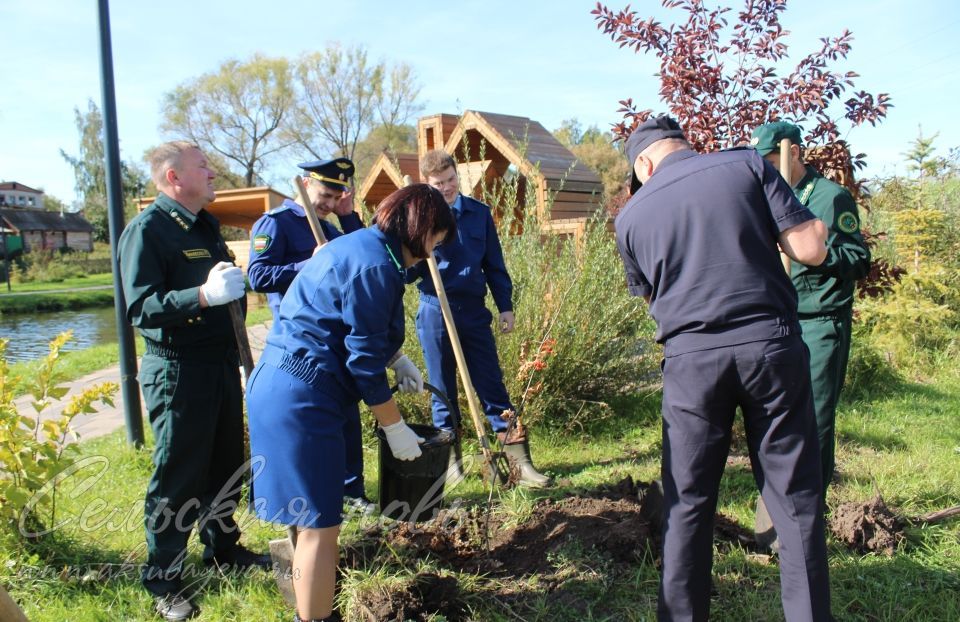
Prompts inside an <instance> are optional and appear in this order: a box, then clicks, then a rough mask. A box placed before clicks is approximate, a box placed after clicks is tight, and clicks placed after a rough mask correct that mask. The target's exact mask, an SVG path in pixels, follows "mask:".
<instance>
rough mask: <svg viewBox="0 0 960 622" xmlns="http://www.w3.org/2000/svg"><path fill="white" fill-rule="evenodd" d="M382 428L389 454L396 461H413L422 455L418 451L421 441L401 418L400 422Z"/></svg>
mask: <svg viewBox="0 0 960 622" xmlns="http://www.w3.org/2000/svg"><path fill="white" fill-rule="evenodd" d="M382 427H383V433H384V434H385V435H386V436H387V445H389V446H390V453H392V454H393V457H394V458H396V459H397V460H413V459H414V458H419V457H420V454H422V453H423V452H422V451H420V443H422V442H423V439H422V438H420V437H419V436H417V433H416V432H414V431H413V430H411V429H410V426H408V425H407V424H406V423H404V421H403V418H402V417H401V418H400V421H398V422H396V423H392V424H390V425H385V426H382Z"/></svg>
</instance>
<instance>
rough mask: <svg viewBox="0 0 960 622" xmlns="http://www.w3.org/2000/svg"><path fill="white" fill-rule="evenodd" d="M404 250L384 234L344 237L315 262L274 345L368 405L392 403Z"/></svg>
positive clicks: (296, 289) (288, 304) (295, 287)
mask: <svg viewBox="0 0 960 622" xmlns="http://www.w3.org/2000/svg"><path fill="white" fill-rule="evenodd" d="M401 257H402V255H401V252H400V242H399V240H397V239H396V238H392V237H388V236H387V235H386V234H384V233H383V232H382V231H381V230H380V229H379V227H376V226H374V227H369V228H366V229H361V230H360V231H357V232H355V233H353V234H351V235H344V236H340V237H338V238H337V239H335V240H333V241H331V242H330V243H329V244H327V245H326V246H324V247H323V248H322V249H321V250H320V252H318V253H317V254H316V255H314V256H313V257H312V258H311V259H309V260H307V262H306V265H304V267H303V269H302V270H301V271H300V275H299V276H298V277H297V279H296V280H295V281H294V282H293V284H292V285H291V286H290V288H289V289H288V290H287V293H286V295H285V296H284V297H283V300H282V301H281V303H280V312H279V317H278V319H277V321H276V322H275V323H274V325H273V329H272V330H271V331H270V334H269V335H268V336H267V343H268V344H270V345H273V346H276V347H278V348H281V349H283V350H285V351H287V352H289V353H291V354H293V355H295V356H298V357H300V358H302V359H306V360H307V361H308V363H309V364H310V365H311V366H313V367H316V368H318V369H321V370H323V371H325V372H327V373H330V374H332V375H333V376H335V377H336V379H337V381H338V382H339V383H340V385H341V386H342V387H343V388H344V389H345V391H346V392H347V394H349V395H350V396H352V397H354V398H356V399H362V400H363V401H364V402H366V403H367V404H370V405H373V404H382V403H383V402H386V401H387V400H389V399H390V396H391V393H390V387H389V385H388V384H387V374H386V366H387V360H388V359H389V358H390V357H391V356H392V355H393V354H394V353H395V352H396V351H397V350H399V349H400V346H402V345H403V337H404V332H403V331H404V329H403V288H404V284H405V272H404V270H403V269H402V267H401V263H400V262H401V261H402V259H401Z"/></svg>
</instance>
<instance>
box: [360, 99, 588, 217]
mask: <svg viewBox="0 0 960 622" xmlns="http://www.w3.org/2000/svg"><path fill="white" fill-rule="evenodd" d="M440 148H442V149H444V150H446V151H447V152H448V153H450V154H451V155H452V156H453V157H454V159H455V160H456V161H457V162H458V166H457V168H458V173H459V175H460V190H461V192H463V193H464V194H468V195H471V196H475V197H477V198H480V197H479V191H480V188H481V185H482V182H483V183H486V184H487V185H490V184H492V183H493V182H495V181H496V180H498V179H502V178H504V177H505V176H507V175H508V174H518V175H520V180H519V182H520V183H519V186H518V195H519V196H518V197H517V202H518V208H519V207H521V206H523V205H525V204H526V203H527V201H526V196H527V193H529V192H532V193H533V195H534V199H535V200H534V204H535V205H536V210H537V216H538V217H539V218H540V221H541V222H542V223H544V228H545V229H547V230H552V231H558V232H569V233H575V231H576V230H577V229H578V228H579V227H580V226H582V223H583V222H585V221H586V219H587V218H588V217H590V216H593V215H595V213H596V211H597V210H598V208H599V204H600V195H601V192H602V184H601V181H600V178H599V177H598V176H597V174H596V173H594V172H593V171H592V170H590V169H589V168H588V167H587V166H585V165H584V164H583V163H581V162H579V161H578V160H577V157H576V156H575V155H574V154H573V153H572V152H571V151H570V150H569V149H567V148H566V147H564V146H563V144H562V143H560V141H558V140H557V139H556V138H554V136H553V135H552V134H551V133H550V132H548V131H547V130H546V128H544V127H543V126H542V125H541V124H540V123H538V122H536V121H532V120H530V119H528V118H527V117H517V116H512V115H505V114H494V113H489V112H476V111H473V110H469V111H467V112H466V113H464V114H463V116H457V115H452V114H436V115H432V116H427V117H422V118H421V119H420V120H419V121H418V123H417V149H418V153H417V154H416V155H414V154H399V155H397V156H395V157H393V158H391V157H388V156H386V155H381V156H380V158H379V159H378V160H377V161H376V162H375V163H374V166H373V168H372V169H371V171H370V173H369V175H368V176H367V178H366V180H365V181H364V183H363V185H362V186H361V187H360V191H359V193H358V196H359V198H360V199H361V200H362V201H364V202H365V203H366V204H367V205H370V206H373V205H376V204H377V203H379V201H381V200H382V199H383V198H384V197H385V196H387V195H388V194H390V193H391V192H393V191H394V190H396V189H397V188H399V187H400V186H401V185H402V183H403V182H402V179H403V176H404V175H410V176H411V177H412V178H413V179H415V180H417V179H419V178H420V173H419V167H418V164H417V163H418V161H419V157H420V156H422V155H423V154H425V153H426V152H427V151H430V150H431V149H440ZM520 215H521V216H522V214H520Z"/></svg>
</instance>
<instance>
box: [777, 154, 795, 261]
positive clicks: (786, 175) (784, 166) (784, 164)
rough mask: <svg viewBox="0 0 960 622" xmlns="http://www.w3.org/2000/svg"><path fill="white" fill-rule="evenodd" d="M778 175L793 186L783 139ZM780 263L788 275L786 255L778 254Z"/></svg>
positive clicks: (788, 258) (788, 155) (787, 258)
mask: <svg viewBox="0 0 960 622" xmlns="http://www.w3.org/2000/svg"><path fill="white" fill-rule="evenodd" d="M780 174H781V175H782V176H783V179H784V180H785V181H786V182H787V185H788V186H791V187H792V186H793V184H791V183H790V139H789V138H784V139H782V140H781V141H780ZM780 263H782V264H783V269H784V270H786V271H787V274H788V275H789V274H790V257H788V256H787V254H786V253H784V252H781V253H780Z"/></svg>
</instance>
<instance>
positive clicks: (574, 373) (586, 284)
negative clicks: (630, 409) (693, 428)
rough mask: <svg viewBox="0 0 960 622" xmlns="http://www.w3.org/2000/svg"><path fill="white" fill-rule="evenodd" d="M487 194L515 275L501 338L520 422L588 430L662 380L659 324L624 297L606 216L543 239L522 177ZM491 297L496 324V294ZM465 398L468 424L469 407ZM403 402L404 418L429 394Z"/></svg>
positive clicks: (410, 349)
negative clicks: (576, 231) (576, 232)
mask: <svg viewBox="0 0 960 622" xmlns="http://www.w3.org/2000/svg"><path fill="white" fill-rule="evenodd" d="M483 148H484V146H483V145H481V152H482V150H483ZM481 158H482V153H481ZM482 198H483V200H484V202H486V203H487V204H489V205H490V206H491V208H492V210H493V213H494V214H495V215H496V217H497V218H498V221H499V222H498V228H499V234H500V241H501V243H502V245H503V252H504V259H505V261H506V265H507V269H508V270H509V272H510V276H511V278H512V279H513V286H514V294H513V303H514V314H515V316H516V325H515V327H514V330H513V332H511V333H509V334H501V333H500V332H499V330H498V329H496V328H495V329H494V334H495V335H496V337H497V350H498V353H499V357H500V365H501V367H502V369H503V374H504V382H505V384H506V386H507V390H508V391H509V393H510V396H511V398H512V400H513V402H514V405H515V406H516V407H517V409H518V410H520V412H521V414H522V416H523V420H524V421H525V422H527V423H532V422H541V423H542V424H545V425H548V426H550V427H552V428H556V429H567V430H570V429H574V428H584V427H589V426H590V424H591V423H592V422H595V421H597V420H599V419H603V418H605V417H609V416H610V415H612V414H613V413H612V409H611V407H610V403H609V401H610V399H612V398H614V397H616V396H618V395H622V394H625V393H632V392H635V391H636V389H637V387H638V386H639V385H640V384H641V383H644V382H649V381H650V380H652V379H654V378H655V379H656V380H659V378H658V376H657V371H658V365H659V358H660V350H659V347H657V346H656V344H655V343H654V342H653V332H654V325H653V320H652V319H651V318H650V317H649V315H648V314H647V311H646V305H645V304H644V303H643V301H642V300H640V299H638V298H634V297H632V296H630V295H629V294H628V293H627V289H626V285H625V280H624V272H623V265H622V264H621V261H620V258H619V255H618V253H617V249H616V244H615V241H614V238H613V235H612V234H611V233H610V231H609V230H608V228H607V225H608V220H607V219H606V218H605V217H599V216H598V217H597V218H595V219H592V220H590V221H589V222H588V223H587V224H586V226H585V229H584V232H583V234H582V235H581V236H579V237H578V238H576V239H574V238H572V237H568V238H565V237H561V236H557V235H553V234H544V233H541V227H540V223H539V222H538V220H537V218H536V216H535V214H536V208H535V204H534V201H535V197H534V192H532V190H531V191H527V184H526V180H525V178H524V177H523V176H522V175H520V174H512V175H508V176H507V177H506V178H505V180H498V181H497V182H496V183H494V184H493V185H490V186H484V187H483V195H482ZM487 300H488V306H490V310H491V312H492V313H493V316H494V318H496V317H497V315H498V312H497V310H496V308H495V307H493V304H492V297H490V296H488V297H487ZM417 304H418V296H416V295H411V294H410V293H408V294H407V296H406V298H405V305H406V314H407V323H406V324H407V335H406V339H407V341H406V343H407V344H408V345H407V346H406V347H405V352H406V353H407V354H408V355H409V356H411V357H412V358H413V359H414V361H415V362H416V363H417V364H418V365H420V366H421V369H423V367H422V354H421V352H420V349H419V348H418V347H417V345H416V344H418V343H419V340H418V338H417V335H416V327H415V321H414V318H415V317H416V308H417ZM427 380H428V381H429V378H428V379H427ZM458 380H459V378H458ZM459 386H460V388H461V396H462V395H463V392H462V383H459ZM460 401H461V412H462V413H463V415H464V418H465V419H466V418H467V417H468V416H469V410H468V407H467V403H466V400H465V399H461V400H460ZM400 403H401V408H403V409H404V410H405V412H406V413H407V416H410V415H409V411H410V410H412V409H414V408H417V409H420V410H421V411H423V412H424V413H426V412H428V411H427V408H426V399H425V398H420V399H416V398H413V399H412V398H410V397H408V396H402V397H401V398H400ZM414 405H416V406H414ZM413 418H414V419H420V420H423V419H429V417H428V416H427V415H425V414H424V415H423V416H420V417H416V416H414V417H413ZM465 425H466V426H467V428H469V423H468V422H465Z"/></svg>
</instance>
